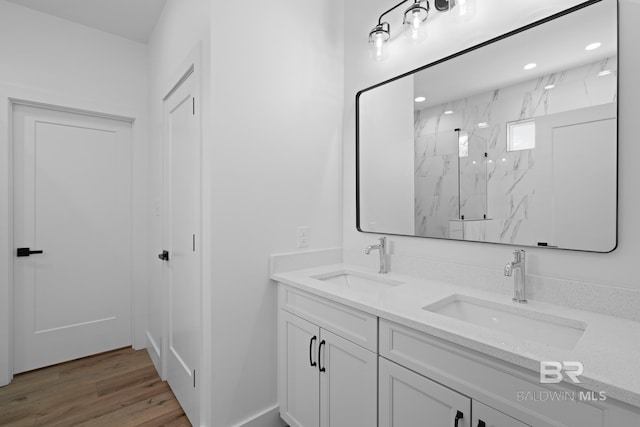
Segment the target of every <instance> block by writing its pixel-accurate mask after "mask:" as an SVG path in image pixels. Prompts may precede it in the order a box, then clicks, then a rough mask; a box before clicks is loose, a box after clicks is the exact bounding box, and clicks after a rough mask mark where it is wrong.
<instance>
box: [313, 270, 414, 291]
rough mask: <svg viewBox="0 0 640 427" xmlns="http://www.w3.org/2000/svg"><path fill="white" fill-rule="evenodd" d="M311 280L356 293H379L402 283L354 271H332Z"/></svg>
mask: <svg viewBox="0 0 640 427" xmlns="http://www.w3.org/2000/svg"><path fill="white" fill-rule="evenodd" d="M313 278H314V279H318V280H322V281H323V282H329V283H332V284H335V285H339V286H341V287H344V288H348V289H352V290H354V291H358V292H379V291H383V290H385V289H389V288H391V287H393V286H398V285H401V284H402V282H398V281H396V280H391V279H387V278H386V277H384V278H383V277H378V276H373V275H369V274H365V273H358V272H354V271H334V272H331V273H324V274H318V275H317V276H313Z"/></svg>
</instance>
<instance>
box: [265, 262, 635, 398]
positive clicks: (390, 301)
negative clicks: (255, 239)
mask: <svg viewBox="0 0 640 427" xmlns="http://www.w3.org/2000/svg"><path fill="white" fill-rule="evenodd" d="M336 271H353V272H356V273H363V274H366V275H369V276H377V277H381V278H384V279H388V280H393V281H397V282H401V283H402V284H400V285H398V286H389V287H387V286H381V287H380V288H379V289H378V290H377V291H376V292H360V291H358V290H355V289H350V288H348V287H345V286H342V285H337V284H333V283H330V282H327V281H321V280H319V279H317V278H314V277H313V276H317V275H322V274H327V273H330V272H336ZM271 278H272V279H273V280H274V281H276V282H280V283H284V284H286V285H289V286H292V287H294V288H297V289H301V290H304V291H307V292H310V293H312V294H315V295H318V296H322V297H325V298H328V299H330V300H332V301H335V302H338V303H341V304H345V305H347V306H350V307H353V308H355V309H358V310H362V311H364V312H367V313H370V314H373V315H376V316H378V317H380V318H382V319H387V320H390V321H392V322H396V323H399V324H402V325H405V326H408V327H410V328H414V329H417V330H419V331H422V332H424V333H427V334H429V335H431V336H435V337H438V338H441V339H444V340H446V341H449V342H451V343H455V344H458V345H461V346H463V347H466V348H469V349H472V350H476V351H479V352H481V353H483V354H486V355H488V356H492V357H495V358H498V359H501V360H504V361H507V362H510V363H513V364H515V365H518V366H521V367H524V368H527V369H530V370H532V371H534V372H539V366H540V361H578V362H581V363H582V364H583V365H584V373H583V374H582V375H581V376H580V377H579V379H580V381H581V383H580V384H578V386H580V387H583V388H585V389H587V390H591V391H595V392H605V393H606V396H607V399H616V400H619V401H622V402H625V403H628V404H631V405H634V406H636V407H640V365H638V359H639V358H640V323H639V322H634V321H631V320H626V319H621V318H616V317H611V316H605V315H602V314H598V313H593V312H588V311H581V310H575V309H571V308H568V307H564V306H559V305H551V304H546V303H542V302H537V301H529V303H528V304H526V305H521V304H517V303H514V302H513V301H511V297H510V296H505V295H500V294H497V293H491V292H486V291H480V290H475V289H473V288H470V287H462V286H456V285H453V284H450V283H444V282H440V281H434V280H428V279H425V278H419V277H414V276H408V275H403V274H398V273H393V272H391V273H389V274H385V275H379V274H377V273H374V272H372V271H371V270H368V269H365V268H363V267H359V266H353V265H346V264H333V265H325V266H322V267H315V268H310V269H305V270H297V271H291V272H286V273H279V274H273V275H272V276H271ZM454 294H458V295H463V296H467V297H472V298H473V297H475V298H479V299H482V300H486V301H490V302H494V303H500V304H504V305H507V306H511V307H515V308H516V309H518V310H528V311H532V312H536V313H539V314H540V315H542V316H548V315H550V316H559V317H563V318H568V319H572V320H575V321H579V322H583V323H585V324H586V329H585V331H584V334H583V335H582V337H581V338H580V339H579V340H578V342H577V344H576V345H575V347H574V348H573V349H571V350H566V349H560V348H555V347H552V346H549V345H546V344H543V343H539V342H534V341H529V340H526V339H522V338H519V337H516V336H513V335H510V334H507V333H501V332H497V331H494V330H491V329H489V328H485V327H481V326H477V325H474V324H472V323H467V322H464V321H461V320H457V319H454V318H450V317H446V316H443V315H440V314H437V313H433V312H430V311H427V310H424V309H423V307H425V306H427V305H430V304H433V303H435V302H437V301H440V300H442V299H443V298H447V297H450V296H451V295H454ZM565 381H567V378H565Z"/></svg>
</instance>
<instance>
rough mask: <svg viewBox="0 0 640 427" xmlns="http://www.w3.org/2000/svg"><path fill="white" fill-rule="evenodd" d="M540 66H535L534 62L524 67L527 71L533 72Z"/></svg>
mask: <svg viewBox="0 0 640 427" xmlns="http://www.w3.org/2000/svg"><path fill="white" fill-rule="evenodd" d="M537 66H538V64H535V63H533V62H531V63H530V64H527V65H525V66H524V69H525V70H533V69H534V68H536V67H537Z"/></svg>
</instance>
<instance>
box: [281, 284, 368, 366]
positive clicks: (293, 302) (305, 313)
mask: <svg viewBox="0 0 640 427" xmlns="http://www.w3.org/2000/svg"><path fill="white" fill-rule="evenodd" d="M278 302H279V305H280V308H281V309H284V310H287V311H288V312H290V313H293V314H296V315H298V316H300V317H303V318H305V319H307V320H309V321H311V322H313V323H315V324H316V325H318V326H320V327H321V328H324V329H326V330H328V331H330V332H333V333H334V334H336V335H338V336H340V337H342V338H344V339H347V340H349V341H351V342H354V343H356V344H358V345H361V346H362V347H364V348H366V349H368V350H370V351H373V352H374V353H377V352H378V318H377V317H376V316H372V315H370V314H367V313H364V312H362V311H359V310H355V309H353V308H350V307H347V306H346V305H342V304H338V303H335V302H332V301H329V300H327V299H325V298H321V297H317V296H315V295H311V294H309V293H306V292H303V291H299V290H297V289H293V288H290V287H288V286H286V285H282V284H280V285H279V286H278Z"/></svg>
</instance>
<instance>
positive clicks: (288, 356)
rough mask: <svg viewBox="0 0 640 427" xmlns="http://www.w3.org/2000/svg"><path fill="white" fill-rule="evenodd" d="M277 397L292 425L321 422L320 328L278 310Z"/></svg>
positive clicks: (310, 425)
mask: <svg viewBox="0 0 640 427" xmlns="http://www.w3.org/2000/svg"><path fill="white" fill-rule="evenodd" d="M278 322H279V331H278V332H279V333H278V339H279V343H278V352H279V354H278V370H279V372H278V381H279V382H278V400H279V402H280V416H281V417H282V419H283V420H285V421H286V422H287V423H288V424H289V425H290V426H291V427H318V426H319V425H320V377H319V375H318V372H319V371H318V345H319V343H318V338H319V335H320V328H318V327H317V326H316V325H314V324H313V323H311V322H307V321H306V320H304V319H302V318H300V317H298V316H294V315H293V314H290V313H288V312H286V311H284V310H279V321H278Z"/></svg>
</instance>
